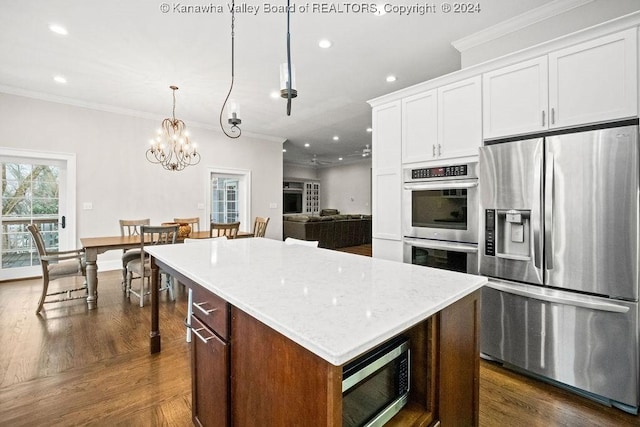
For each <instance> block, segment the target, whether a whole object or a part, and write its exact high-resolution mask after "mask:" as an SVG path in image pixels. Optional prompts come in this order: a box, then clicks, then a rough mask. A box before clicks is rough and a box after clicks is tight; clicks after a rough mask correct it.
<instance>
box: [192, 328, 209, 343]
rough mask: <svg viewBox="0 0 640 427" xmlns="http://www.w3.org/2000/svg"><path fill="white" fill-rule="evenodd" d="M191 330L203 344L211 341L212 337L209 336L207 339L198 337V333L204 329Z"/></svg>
mask: <svg viewBox="0 0 640 427" xmlns="http://www.w3.org/2000/svg"><path fill="white" fill-rule="evenodd" d="M191 330H192V331H193V333H194V334H196V336H197V337H198V338H200V340H201V341H202V342H203V343H205V344H206V343H207V342H208V341H210V340H212V339H213V335H211V336H210V337H208V338H205V337H203V336H202V335H200V331H204V328H198V329H195V328H191Z"/></svg>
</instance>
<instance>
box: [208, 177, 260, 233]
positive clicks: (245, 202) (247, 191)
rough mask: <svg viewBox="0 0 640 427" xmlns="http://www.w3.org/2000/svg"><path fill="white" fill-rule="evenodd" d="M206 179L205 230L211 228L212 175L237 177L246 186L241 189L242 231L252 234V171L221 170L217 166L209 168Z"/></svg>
mask: <svg viewBox="0 0 640 427" xmlns="http://www.w3.org/2000/svg"><path fill="white" fill-rule="evenodd" d="M206 173H207V174H206V177H205V182H206V184H205V189H206V194H205V204H206V205H205V218H204V224H205V228H202V229H209V227H210V219H211V175H212V174H220V175H235V176H240V177H242V181H243V184H244V188H242V189H241V193H240V194H241V199H240V200H239V203H240V206H239V210H240V230H241V231H247V232H251V228H252V227H253V223H252V222H251V218H252V215H251V170H249V169H231V168H220V167H215V166H209V167H207V171H206Z"/></svg>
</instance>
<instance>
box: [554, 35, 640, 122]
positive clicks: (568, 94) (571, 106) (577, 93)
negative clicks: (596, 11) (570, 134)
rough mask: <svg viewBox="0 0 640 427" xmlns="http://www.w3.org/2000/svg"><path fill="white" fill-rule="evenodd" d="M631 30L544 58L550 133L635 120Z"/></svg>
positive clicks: (634, 50)
mask: <svg viewBox="0 0 640 427" xmlns="http://www.w3.org/2000/svg"><path fill="white" fill-rule="evenodd" d="M636 31H637V30H636V28H631V29H629V30H625V31H622V32H619V33H616V34H611V35H609V36H605V37H601V38H598V39H595V40H591V41H589V42H585V43H582V44H579V45H576V46H571V47H568V48H566V49H562V50H559V51H556V52H551V53H550V54H549V107H550V110H549V112H550V115H551V116H550V119H551V122H550V127H551V128H558V127H565V126H574V125H579V124H585V123H593V122H601V121H607V120H612V119H620V118H625V117H633V116H637V114H638V86H637V53H638V50H637V35H636Z"/></svg>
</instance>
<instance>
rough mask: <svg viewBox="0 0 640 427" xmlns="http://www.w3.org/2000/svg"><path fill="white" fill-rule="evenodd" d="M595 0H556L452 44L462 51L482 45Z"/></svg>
mask: <svg viewBox="0 0 640 427" xmlns="http://www.w3.org/2000/svg"><path fill="white" fill-rule="evenodd" d="M591 2H593V0H555V1H552V2H549V3H546V4H543V5H542V6H540V7H536V8H535V9H531V10H529V11H527V12H524V13H521V14H520V15H517V16H514V17H513V18H510V19H507V20H505V21H502V22H500V23H498V24H496V25H492V26H491V27H488V28H485V29H483V30H480V31H478V32H477V33H473V34H470V35H468V36H466V37H463V38H461V39H458V40H454V41H452V42H451V45H452V46H453V47H454V48H456V49H457V50H458V52H460V53H462V52H464V51H465V50H468V49H471V48H474V47H476V46H480V45H482V44H485V43H487V42H490V41H493V40H496V39H499V38H500V37H504V36H506V35H507V34H511V33H514V32H516V31H518V30H521V29H523V28H525V27H528V26H531V25H533V24H536V23H538V22H541V21H544V20H545V19H549V18H552V17H554V16H557V15H559V14H561V13H565V12H568V11H570V10H571V9H575V8H577V7H580V6H584V5H585V4H587V3H591Z"/></svg>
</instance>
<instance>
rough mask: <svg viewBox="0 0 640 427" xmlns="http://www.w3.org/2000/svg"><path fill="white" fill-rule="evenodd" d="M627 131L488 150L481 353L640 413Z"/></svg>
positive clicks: (632, 173)
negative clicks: (484, 283)
mask: <svg viewBox="0 0 640 427" xmlns="http://www.w3.org/2000/svg"><path fill="white" fill-rule="evenodd" d="M621 124H622V123H617V124H615V126H616V127H609V128H600V129H587V130H582V131H579V132H572V133H564V134H554V135H547V136H542V137H539V138H533V139H528V140H517V141H510V142H503V143H496V144H493V145H487V146H485V147H482V148H481V149H480V178H479V186H480V210H481V219H480V220H481V227H480V229H481V236H480V239H479V240H480V241H479V253H480V256H479V271H480V274H482V275H485V276H488V277H489V279H490V280H489V285H488V286H487V287H485V289H484V290H483V300H482V329H481V331H482V332H481V333H482V335H481V351H482V353H483V355H484V356H485V357H489V358H492V359H495V360H498V361H501V362H503V363H504V364H505V366H507V367H511V368H514V369H518V370H522V371H525V372H526V373H529V374H533V375H535V376H538V377H542V378H543V379H547V380H550V381H552V382H554V383H556V384H558V385H564V386H566V387H568V388H570V389H572V390H573V391H576V392H578V393H581V394H584V395H586V396H588V397H591V398H593V399H596V400H599V401H601V402H602V403H605V404H610V405H613V406H616V407H619V408H620V409H623V410H625V411H627V412H631V413H637V411H638V406H639V403H640V397H639V396H640V381H639V378H638V375H639V365H640V351H639V348H638V343H639V328H638V314H639V313H638V256H639V251H638V241H639V238H638V222H639V215H638V191H639V187H638V179H639V178H638V177H639V173H638V161H639V159H638V156H639V152H638V126H637V120H636V121H632V122H625V123H623V124H624V126H621ZM610 126H613V125H610Z"/></svg>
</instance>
